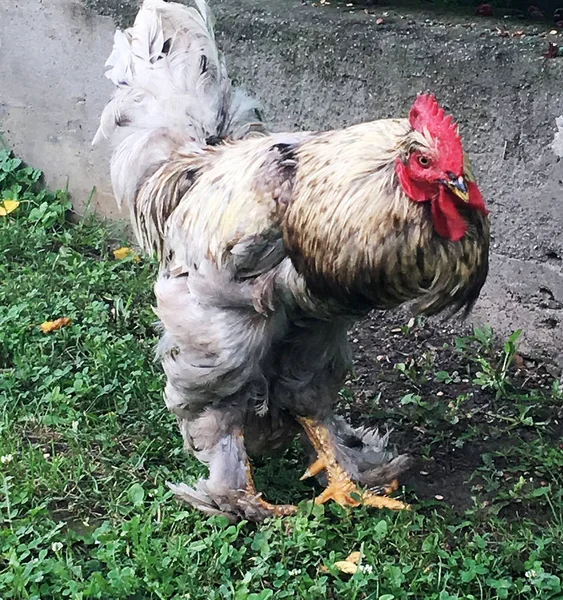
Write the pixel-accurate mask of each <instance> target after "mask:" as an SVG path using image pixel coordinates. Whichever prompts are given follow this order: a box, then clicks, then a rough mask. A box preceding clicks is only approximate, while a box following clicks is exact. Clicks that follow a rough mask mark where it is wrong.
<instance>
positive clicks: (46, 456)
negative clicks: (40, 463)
mask: <svg viewBox="0 0 563 600" xmlns="http://www.w3.org/2000/svg"><path fill="white" fill-rule="evenodd" d="M43 458H44V459H45V460H47V459H48V458H51V455H50V454H49V453H48V452H43Z"/></svg>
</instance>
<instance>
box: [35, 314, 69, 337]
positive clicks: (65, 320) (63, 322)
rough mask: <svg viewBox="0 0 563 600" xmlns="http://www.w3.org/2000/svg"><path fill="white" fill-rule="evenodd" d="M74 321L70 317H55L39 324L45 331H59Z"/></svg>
mask: <svg viewBox="0 0 563 600" xmlns="http://www.w3.org/2000/svg"><path fill="white" fill-rule="evenodd" d="M71 323H72V319H70V318H69V317H61V318H60V319H55V320H54V321H45V322H44V323H41V325H39V328H40V329H41V331H42V332H43V333H51V331H57V329H60V328H61V327H66V326H67V325H70V324H71Z"/></svg>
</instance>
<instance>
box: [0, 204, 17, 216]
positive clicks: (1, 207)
mask: <svg viewBox="0 0 563 600" xmlns="http://www.w3.org/2000/svg"><path fill="white" fill-rule="evenodd" d="M19 205H20V203H19V202H18V201H17V200H3V201H2V202H0V217H5V216H6V215H9V214H10V213H11V212H14V211H15V210H16V208H17V207H18V206H19Z"/></svg>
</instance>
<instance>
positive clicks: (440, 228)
mask: <svg viewBox="0 0 563 600" xmlns="http://www.w3.org/2000/svg"><path fill="white" fill-rule="evenodd" d="M455 203H456V201H455V199H454V197H453V196H452V194H451V192H448V191H447V190H446V189H445V188H443V187H440V192H439V193H438V197H437V198H434V200H433V201H432V220H433V222H434V229H435V230H436V233H437V234H438V235H441V236H442V237H445V238H448V239H449V240H451V241H452V242H457V241H458V240H459V239H461V238H462V237H463V236H464V235H465V232H466V231H467V223H466V222H465V219H463V217H462V216H461V215H460V214H459V211H458V210H457V207H456V205H455Z"/></svg>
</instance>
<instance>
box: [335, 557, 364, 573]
mask: <svg viewBox="0 0 563 600" xmlns="http://www.w3.org/2000/svg"><path fill="white" fill-rule="evenodd" d="M334 566H335V567H336V568H337V569H338V570H339V571H342V572H343V573H347V574H348V575H353V574H354V573H356V572H357V571H358V565H356V564H354V563H353V562H350V561H349V560H339V561H338V562H335V563H334Z"/></svg>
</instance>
